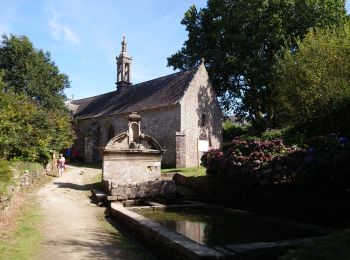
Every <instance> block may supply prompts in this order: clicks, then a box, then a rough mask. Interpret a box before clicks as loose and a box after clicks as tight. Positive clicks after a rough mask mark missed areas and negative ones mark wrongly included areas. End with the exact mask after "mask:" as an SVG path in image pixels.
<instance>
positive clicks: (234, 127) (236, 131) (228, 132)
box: [222, 120, 248, 142]
mask: <svg viewBox="0 0 350 260" xmlns="http://www.w3.org/2000/svg"><path fill="white" fill-rule="evenodd" d="M222 129H223V133H222V135H223V141H224V142H229V141H231V140H232V139H234V138H235V137H237V136H241V135H244V134H247V132H248V127H247V126H241V125H238V124H236V123H233V122H232V121H231V120H226V121H224V122H223V124H222Z"/></svg>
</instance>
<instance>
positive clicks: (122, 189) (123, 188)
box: [104, 180, 177, 201]
mask: <svg viewBox="0 0 350 260" xmlns="http://www.w3.org/2000/svg"><path fill="white" fill-rule="evenodd" d="M104 186H105V189H106V190H108V191H109V192H108V193H109V195H110V196H108V199H109V200H115V201H123V200H128V199H143V198H157V197H171V196H176V194H177V189H176V185H175V181H173V180H157V181H146V182H142V183H129V184H124V185H122V184H117V183H115V182H109V181H105V182H104Z"/></svg>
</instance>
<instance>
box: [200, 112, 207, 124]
mask: <svg viewBox="0 0 350 260" xmlns="http://www.w3.org/2000/svg"><path fill="white" fill-rule="evenodd" d="M206 124H207V114H205V113H203V114H202V118H201V126H202V127H203V126H206Z"/></svg>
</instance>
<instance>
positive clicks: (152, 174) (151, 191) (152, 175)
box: [102, 112, 176, 201]
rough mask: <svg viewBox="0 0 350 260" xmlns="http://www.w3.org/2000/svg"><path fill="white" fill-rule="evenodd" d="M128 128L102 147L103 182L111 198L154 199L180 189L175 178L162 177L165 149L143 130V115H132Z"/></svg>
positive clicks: (117, 199)
mask: <svg viewBox="0 0 350 260" xmlns="http://www.w3.org/2000/svg"><path fill="white" fill-rule="evenodd" d="M128 119H129V124H128V128H129V129H128V131H127V132H124V133H120V134H118V135H116V136H115V137H113V138H112V139H111V140H110V141H109V142H108V144H107V145H106V147H104V148H103V149H102V153H103V166H102V182H103V185H104V189H105V191H106V192H107V193H108V195H109V196H108V199H109V200H114V201H123V200H127V199H138V198H154V197H159V196H164V195H168V194H173V193H175V192H176V188H175V183H174V182H173V181H172V180H161V171H160V170H161V160H162V154H163V153H164V152H165V151H164V150H163V149H162V147H161V146H160V144H159V143H158V142H157V141H156V140H155V139H154V138H152V137H151V136H149V135H146V134H143V133H141V117H140V115H138V114H137V113H135V112H133V113H131V114H130V115H129V116H128Z"/></svg>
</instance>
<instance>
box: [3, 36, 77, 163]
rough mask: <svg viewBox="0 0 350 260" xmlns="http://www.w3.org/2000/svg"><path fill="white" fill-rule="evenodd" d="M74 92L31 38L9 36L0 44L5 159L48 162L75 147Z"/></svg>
mask: <svg viewBox="0 0 350 260" xmlns="http://www.w3.org/2000/svg"><path fill="white" fill-rule="evenodd" d="M66 87H69V80H68V77H67V76H66V75H65V74H62V73H60V72H59V69H58V68H57V66H55V64H54V62H53V61H52V60H51V57H50V54H49V53H48V52H44V51H42V50H36V49H35V48H34V47H33V45H32V43H31V42H30V41H29V39H28V38H27V37H25V36H13V35H12V36H10V37H7V36H3V41H2V43H1V45H0V159H6V160H10V159H21V160H26V161H38V162H46V161H47V160H48V158H49V156H50V153H51V150H61V149H63V148H67V147H69V146H70V145H71V144H72V141H73V137H74V135H73V131H72V127H71V122H72V118H71V115H70V113H69V111H68V109H67V108H66V107H65V104H64V102H65V96H64V94H63V90H64V89H65V88H66Z"/></svg>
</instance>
